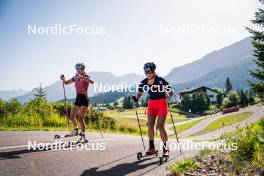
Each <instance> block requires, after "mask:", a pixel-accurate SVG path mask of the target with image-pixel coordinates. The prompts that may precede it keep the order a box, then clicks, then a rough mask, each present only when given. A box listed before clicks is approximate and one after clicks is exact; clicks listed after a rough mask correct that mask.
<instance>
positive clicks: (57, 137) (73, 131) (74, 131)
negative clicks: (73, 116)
mask: <svg viewBox="0 0 264 176" xmlns="http://www.w3.org/2000/svg"><path fill="white" fill-rule="evenodd" d="M75 136H78V128H75V129H73V130H72V131H71V132H70V133H69V134H66V135H64V136H60V135H58V134H55V135H54V139H60V138H68V137H75Z"/></svg>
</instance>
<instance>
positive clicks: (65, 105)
mask: <svg viewBox="0 0 264 176" xmlns="http://www.w3.org/2000/svg"><path fill="white" fill-rule="evenodd" d="M61 78H62V79H63V80H64V75H61ZM63 80H62V87H63V95H64V107H65V112H66V116H67V127H68V130H69V131H70V120H69V112H68V107H67V98H66V91H65V84H64V82H63Z"/></svg>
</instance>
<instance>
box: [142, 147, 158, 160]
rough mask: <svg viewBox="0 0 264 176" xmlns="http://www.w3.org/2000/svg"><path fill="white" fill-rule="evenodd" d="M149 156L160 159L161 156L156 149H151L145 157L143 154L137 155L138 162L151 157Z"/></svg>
mask: <svg viewBox="0 0 264 176" xmlns="http://www.w3.org/2000/svg"><path fill="white" fill-rule="evenodd" d="M149 156H155V157H158V156H159V151H158V150H155V148H150V149H149V150H148V151H147V152H145V153H144V155H143V153H142V152H138V153H137V159H138V160H141V159H142V158H145V157H149Z"/></svg>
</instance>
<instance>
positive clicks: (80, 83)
mask: <svg viewBox="0 0 264 176" xmlns="http://www.w3.org/2000/svg"><path fill="white" fill-rule="evenodd" d="M82 76H84V77H85V78H89V76H88V75H87V74H86V73H84V74H82ZM72 80H73V81H74V83H75V88H76V93H77V94H84V95H87V91H88V86H89V83H87V82H85V81H84V80H81V79H80V77H79V75H78V74H76V75H75V76H74V77H72Z"/></svg>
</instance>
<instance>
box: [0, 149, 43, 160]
mask: <svg viewBox="0 0 264 176" xmlns="http://www.w3.org/2000/svg"><path fill="white" fill-rule="evenodd" d="M45 151H48V150H28V149H23V150H15V151H8V152H1V153H0V160H6V159H17V158H21V156H19V155H22V154H28V153H35V152H45Z"/></svg>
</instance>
